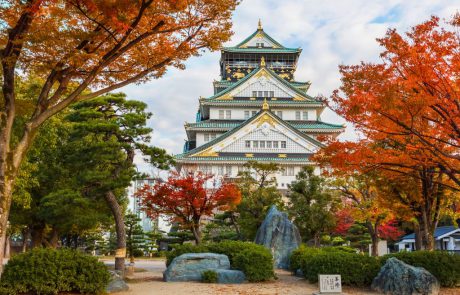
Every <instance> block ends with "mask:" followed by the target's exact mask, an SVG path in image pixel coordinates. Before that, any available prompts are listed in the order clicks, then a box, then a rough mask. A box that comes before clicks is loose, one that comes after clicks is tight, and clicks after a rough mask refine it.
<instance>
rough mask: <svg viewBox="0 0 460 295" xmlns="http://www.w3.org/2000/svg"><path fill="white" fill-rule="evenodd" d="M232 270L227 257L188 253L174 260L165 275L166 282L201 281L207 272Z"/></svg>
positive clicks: (213, 254)
mask: <svg viewBox="0 0 460 295" xmlns="http://www.w3.org/2000/svg"><path fill="white" fill-rule="evenodd" d="M218 269H230V260H228V257H227V255H222V254H215V253H186V254H182V255H180V256H177V257H176V258H174V260H173V261H172V262H171V264H170V265H169V266H168V268H167V269H166V270H165V272H164V273H163V279H164V280H165V281H166V282H186V281H201V273H202V272H203V271H205V270H218Z"/></svg>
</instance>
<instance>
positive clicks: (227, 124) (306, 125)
mask: <svg viewBox="0 0 460 295" xmlns="http://www.w3.org/2000/svg"><path fill="white" fill-rule="evenodd" d="M285 122H287V123H289V124H290V125H291V126H292V127H294V128H296V129H342V128H344V126H343V125H338V124H330V123H326V122H321V121H311V122H298V123H297V122H293V121H290V122H288V121H285ZM242 123H244V121H235V122H231V121H223V122H219V121H209V120H207V121H201V122H198V123H189V124H187V127H191V128H235V127H238V126H239V125H241V124H242Z"/></svg>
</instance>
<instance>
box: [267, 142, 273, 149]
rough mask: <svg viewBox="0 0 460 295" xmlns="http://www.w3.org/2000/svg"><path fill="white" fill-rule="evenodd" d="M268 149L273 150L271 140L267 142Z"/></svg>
mask: <svg viewBox="0 0 460 295" xmlns="http://www.w3.org/2000/svg"><path fill="white" fill-rule="evenodd" d="M267 148H268V149H271V148H272V142H271V141H270V140H269V141H267Z"/></svg>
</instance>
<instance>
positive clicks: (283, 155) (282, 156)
mask: <svg viewBox="0 0 460 295" xmlns="http://www.w3.org/2000/svg"><path fill="white" fill-rule="evenodd" d="M278 158H287V155H286V154H278Z"/></svg>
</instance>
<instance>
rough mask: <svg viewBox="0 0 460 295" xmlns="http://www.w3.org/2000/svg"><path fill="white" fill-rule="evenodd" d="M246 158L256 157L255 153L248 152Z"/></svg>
mask: <svg viewBox="0 0 460 295" xmlns="http://www.w3.org/2000/svg"><path fill="white" fill-rule="evenodd" d="M245 156H246V158H254V154H246V155H245Z"/></svg>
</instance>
